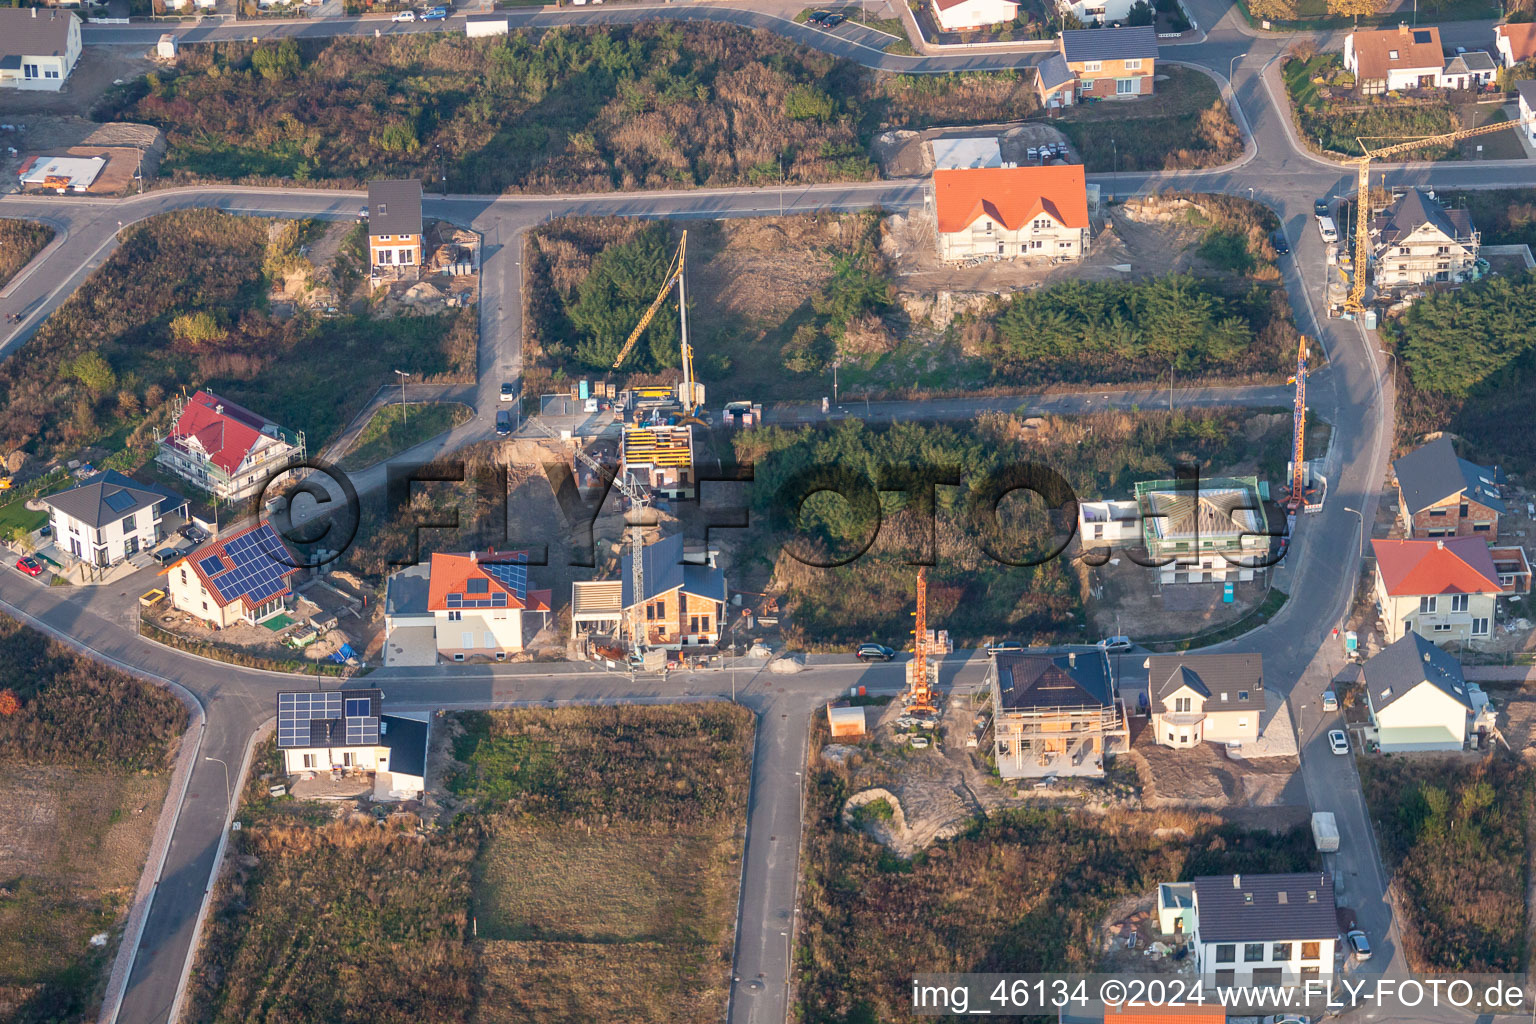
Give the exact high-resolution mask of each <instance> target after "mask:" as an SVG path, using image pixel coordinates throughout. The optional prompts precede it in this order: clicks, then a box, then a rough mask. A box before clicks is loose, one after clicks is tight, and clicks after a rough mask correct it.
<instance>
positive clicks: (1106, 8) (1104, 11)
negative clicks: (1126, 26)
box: [1056, 0, 1136, 25]
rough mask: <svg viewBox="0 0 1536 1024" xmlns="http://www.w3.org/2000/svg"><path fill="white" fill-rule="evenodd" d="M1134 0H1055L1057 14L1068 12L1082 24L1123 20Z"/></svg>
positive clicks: (1129, 11)
mask: <svg viewBox="0 0 1536 1024" xmlns="http://www.w3.org/2000/svg"><path fill="white" fill-rule="evenodd" d="M1135 2H1136V0H1056V13H1057V14H1070V15H1072V16H1073V17H1075V18H1076V19H1077V20H1078V21H1080V22H1082V23H1083V24H1084V25H1107V24H1109V23H1110V22H1112V21H1125V20H1126V19H1127V18H1129V17H1130V15H1131V7H1132V6H1134V5H1135Z"/></svg>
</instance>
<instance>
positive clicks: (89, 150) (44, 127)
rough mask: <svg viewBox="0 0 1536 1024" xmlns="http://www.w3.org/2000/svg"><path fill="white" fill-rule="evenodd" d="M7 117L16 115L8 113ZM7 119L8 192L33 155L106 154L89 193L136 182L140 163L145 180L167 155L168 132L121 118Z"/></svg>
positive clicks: (0, 163)
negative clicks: (102, 121)
mask: <svg viewBox="0 0 1536 1024" xmlns="http://www.w3.org/2000/svg"><path fill="white" fill-rule="evenodd" d="M22 95H28V96H31V95H37V94H36V93H24V94H22ZM4 116H5V117H13V116H15V115H13V114H11V113H10V111H7V112H6V113H5V115H4ZM7 123H10V124H13V125H14V126H15V129H16V130H14V131H4V130H0V173H3V180H4V181H5V184H4V186H3V188H4V189H6V190H10V189H13V188H15V187H16V185H17V182H16V175H17V174H18V173H19V172H20V168H21V165H22V162H23V161H25V160H26V159H27V158H29V157H33V156H104V157H106V158H107V166H106V167H105V168H103V169H102V172H101V174H100V175H99V176H98V177H97V178H96V181H95V182H94V183H93V184H92V185H91V188H90V194H91V195H114V194H117V193H122V192H126V191H128V190H129V189H130V187H132V186H133V185H134V177H135V175H137V174H138V173H139V171H140V169H141V167H142V170H143V173H144V177H145V179H146V180H148V179H150V178H152V177H154V173H155V169H156V168H157V167H159V166H160V158H161V157H162V156H164V154H165V136H164V135H162V134H161V133H160V129H158V128H153V127H150V126H149V125H142V124H129V123H127V122H121V121H119V122H113V123H111V124H97V123H96V122H94V121H89V120H87V119H85V118H83V117H72V116H37V117H27V118H26V119H25V120H17V121H13V122H7ZM12 149H15V150H16V152H15V154H12V153H11V152H10V151H11V150H12ZM141 161H142V162H141Z"/></svg>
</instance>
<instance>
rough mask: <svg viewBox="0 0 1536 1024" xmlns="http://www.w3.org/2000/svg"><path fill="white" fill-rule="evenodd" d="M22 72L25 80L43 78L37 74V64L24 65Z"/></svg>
mask: <svg viewBox="0 0 1536 1024" xmlns="http://www.w3.org/2000/svg"><path fill="white" fill-rule="evenodd" d="M21 70H22V77H23V78H38V77H41V76H39V75H38V73H37V65H36V64H24V65H22V69H21Z"/></svg>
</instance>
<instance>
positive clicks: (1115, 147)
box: [1109, 138, 1120, 174]
mask: <svg viewBox="0 0 1536 1024" xmlns="http://www.w3.org/2000/svg"><path fill="white" fill-rule="evenodd" d="M1109 148H1110V149H1111V150H1113V151H1114V154H1115V173H1116V174H1119V173H1120V147H1119V146H1118V145H1116V144H1115V140H1114V139H1113V138H1111V139H1110V140H1109Z"/></svg>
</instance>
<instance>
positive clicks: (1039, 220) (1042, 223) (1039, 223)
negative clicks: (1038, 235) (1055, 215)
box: [1030, 217, 1052, 231]
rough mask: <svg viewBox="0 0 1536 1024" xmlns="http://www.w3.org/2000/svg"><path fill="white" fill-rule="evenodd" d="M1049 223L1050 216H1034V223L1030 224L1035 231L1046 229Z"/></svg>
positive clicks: (1048, 227)
mask: <svg viewBox="0 0 1536 1024" xmlns="http://www.w3.org/2000/svg"><path fill="white" fill-rule="evenodd" d="M1051 223H1052V222H1051V218H1049V217H1036V218H1035V222H1034V224H1032V225H1030V226H1031V227H1033V228H1034V229H1035V230H1036V231H1046V230H1049V229H1050V226H1051Z"/></svg>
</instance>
